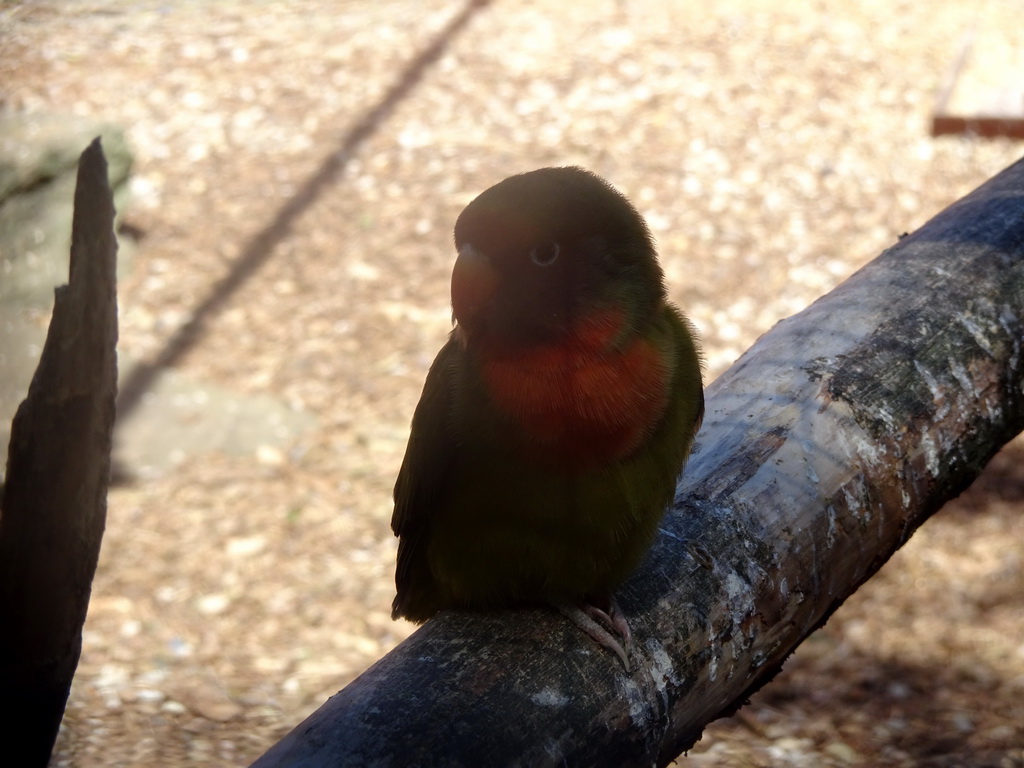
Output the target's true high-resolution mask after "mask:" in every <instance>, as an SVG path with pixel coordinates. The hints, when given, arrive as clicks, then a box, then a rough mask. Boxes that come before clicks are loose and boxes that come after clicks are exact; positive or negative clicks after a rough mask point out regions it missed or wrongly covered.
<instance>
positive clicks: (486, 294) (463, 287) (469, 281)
mask: <svg viewBox="0 0 1024 768" xmlns="http://www.w3.org/2000/svg"><path fill="white" fill-rule="evenodd" d="M497 286H498V273H497V272H496V271H495V269H494V267H493V266H492V265H491V262H490V260H489V259H488V258H487V257H486V256H485V255H484V254H482V253H481V252H480V251H478V250H477V249H476V248H474V247H473V246H472V245H470V244H469V243H466V244H465V245H463V246H462V247H461V248H460V249H459V258H457V259H456V260H455V267H454V268H453V269H452V314H453V315H454V316H455V319H456V320H458V321H459V323H460V324H462V325H465V324H466V323H472V321H473V318H474V317H476V315H477V314H478V313H479V312H480V310H481V309H483V308H484V307H485V306H486V305H487V303H488V302H489V301H490V299H491V296H493V295H494V291H495V289H496V288H497Z"/></svg>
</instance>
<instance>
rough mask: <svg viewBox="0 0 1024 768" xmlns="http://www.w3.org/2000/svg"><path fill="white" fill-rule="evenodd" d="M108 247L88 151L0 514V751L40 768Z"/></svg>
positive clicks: (84, 568)
mask: <svg viewBox="0 0 1024 768" xmlns="http://www.w3.org/2000/svg"><path fill="white" fill-rule="evenodd" d="M116 254H117V240H116V239H115V237H114V203H113V197H112V195H111V191H110V185H109V183H108V181H107V161H106V159H105V158H104V156H103V150H102V148H101V147H100V142H99V139H96V140H95V141H94V142H93V143H92V144H91V145H90V146H89V148H88V149H86V150H85V152H83V153H82V157H81V160H80V161H79V166H78V183H77V187H76V189H75V209H74V217H73V220H72V233H71V268H70V272H71V275H70V280H69V285H64V286H61V287H59V288H57V290H56V299H55V304H54V309H53V319H52V320H51V322H50V329H49V332H48V334H47V337H46V344H45V345H44V348H43V353H42V357H41V358H40V360H39V366H38V368H37V369H36V372H35V376H34V377H33V379H32V384H31V387H30V388H29V394H28V397H27V398H26V399H25V401H24V402H23V403H22V404H21V406H20V407H19V408H18V412H17V414H16V415H15V417H14V423H13V425H12V430H11V444H10V452H9V454H8V457H7V479H6V485H5V487H4V489H3V494H2V496H3V498H2V503H0V509H2V513H0V627H3V629H2V630H0V742H2V743H4V744H6V745H8V747H9V748H10V749H13V750H14V752H15V753H17V754H20V755H22V756H23V757H22V758H21V760H22V761H23V762H20V763H19V765H26V766H27V765H34V766H45V765H46V764H47V762H48V760H49V757H50V752H51V750H52V749H53V742H54V739H55V738H56V736H57V729H58V727H59V726H60V721H61V718H62V717H63V715H64V706H65V704H66V703H67V698H68V692H69V691H70V689H71V679H72V677H74V674H75V668H76V667H77V666H78V657H79V654H80V652H81V648H82V625H83V624H84V622H85V614H86V609H87V607H88V604H89V593H90V590H91V586H92V577H93V574H94V573H95V571H96V562H97V559H98V557H99V552H100V542H101V540H102V538H103V527H104V523H105V520H106V512H107V480H108V476H109V474H110V448H111V433H112V430H113V424H114V397H115V394H116V391H117V358H116V353H115V346H116V343H117V300H116V295H115V273H116V261H115V257H116Z"/></svg>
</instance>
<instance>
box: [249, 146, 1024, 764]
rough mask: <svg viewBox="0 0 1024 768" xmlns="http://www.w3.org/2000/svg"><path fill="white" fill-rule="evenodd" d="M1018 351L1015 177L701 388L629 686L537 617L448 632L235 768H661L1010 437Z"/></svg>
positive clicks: (993, 184)
mask: <svg viewBox="0 0 1024 768" xmlns="http://www.w3.org/2000/svg"><path fill="white" fill-rule="evenodd" d="M1022 345H1024V161H1020V162H1018V163H1016V164H1015V165H1013V166H1011V167H1010V168H1008V169H1007V170H1006V171H1004V172H1003V173H1001V174H1000V175H998V176H997V177H995V178H994V179H992V180H990V181H989V182H987V183H986V184H985V185H983V186H982V187H981V188H979V189H978V190H976V191H975V192H974V193H972V194H971V195H969V196H968V197H966V198H964V199H963V200H961V201H959V202H958V203H956V204H954V205H953V206H951V207H950V208H948V209H947V210H945V211H943V212H942V213H941V214H939V215H938V216H936V217H935V218H934V219H933V220H932V221H930V222H929V223H928V224H927V225H925V226H924V227H922V228H921V229H920V230H919V231H917V232H916V233H914V234H913V235H910V236H907V237H905V238H903V239H902V240H900V241H899V243H898V244H896V245H895V246H893V247H892V248H890V249H889V250H887V251H886V252H884V253H883V254H882V255H881V256H879V257H878V258H877V259H876V260H875V261H874V262H872V263H871V264H869V265H868V266H866V267H865V268H864V269H862V270H860V271H859V272H857V273H856V274H855V275H853V276H852V277H851V278H850V279H849V280H847V281H846V282H845V283H843V284H842V285H841V286H839V287H838V288H837V289H836V290H834V291H832V292H831V293H830V294H828V295H826V296H824V297H823V298H821V299H819V300H818V301H817V302H816V303H814V304H813V305H812V306H810V307H808V308H807V309H806V310H804V311H803V312H801V313H800V314H798V315H796V316H794V317H791V318H789V319H787V320H785V321H783V322H780V323H779V324H778V325H776V326H775V327H774V328H773V329H772V330H771V331H770V332H768V333H766V334H765V335H764V336H763V337H762V338H761V339H759V340H758V341H757V343H756V344H755V345H754V346H753V347H751V349H750V350H748V351H747V353H746V354H744V356H743V357H742V358H741V359H740V360H739V361H738V362H737V363H736V364H735V365H734V366H733V367H732V368H731V369H730V370H729V371H728V372H727V373H726V374H725V375H723V376H722V377H721V378H719V379H718V380H717V381H716V382H715V383H714V384H713V385H712V386H711V387H709V389H708V392H707V395H708V411H707V417H706V418H705V421H704V428H703V430H702V431H701V433H700V436H699V437H698V444H697V448H696V450H695V452H694V455H693V457H692V458H691V459H690V463H689V466H688V467H687V469H686V476H685V478H684V480H683V482H682V484H681V485H680V487H679V490H678V493H677V497H676V500H675V502H674V504H673V506H672V508H671V510H670V511H669V513H668V515H667V516H666V518H665V520H664V523H663V526H662V533H661V535H660V536H659V538H658V540H657V542H656V543H655V546H654V548H653V550H652V552H651V554H650V556H649V557H648V558H647V560H646V561H645V562H644V564H643V565H642V567H641V568H640V570H639V571H638V572H637V573H636V574H635V576H634V577H633V578H631V579H630V580H629V582H628V583H627V584H626V585H625V587H624V588H623V589H622V590H621V592H620V602H621V604H622V606H623V608H624V610H625V612H626V613H627V615H628V616H629V617H630V623H631V625H632V627H633V630H634V634H635V637H636V640H637V650H636V652H635V655H634V658H633V661H634V663H635V668H634V672H633V673H632V674H631V675H626V674H625V673H624V672H623V671H622V669H621V665H620V664H619V663H618V661H617V659H615V658H614V656H612V655H611V654H608V653H605V652H603V651H600V650H597V649H596V648H595V647H594V646H593V645H592V643H591V642H590V641H589V639H587V638H586V637H585V636H584V635H583V634H582V633H580V632H579V631H578V630H576V629H575V628H572V627H570V626H569V625H568V624H567V622H565V621H564V620H563V619H561V618H560V617H559V616H558V615H557V614H555V613H554V612H551V611H541V610H536V611H526V610H524V611H509V612H503V613H495V614H467V613H459V612H447V613H443V614H441V615H440V616H439V617H437V618H436V619H435V620H432V621H430V622H428V623H427V624H426V625H425V626H424V627H423V628H422V629H420V630H419V631H418V632H416V633H415V634H414V635H412V636H411V637H410V638H408V640H406V641H405V642H404V643H402V644H401V645H400V646H399V647H398V648H396V649H395V650H394V651H392V652H391V653H390V654H388V655H387V656H385V657H384V658H383V659H381V660H380V661H379V662H378V663H377V664H376V665H374V666H373V667H371V668H370V669H369V670H367V671H366V672H365V673H364V674H363V675H362V676H361V677H359V678H358V679H356V680H355V681H353V682H352V683H351V684H350V685H348V686H347V687H346V688H345V689H344V690H342V691H341V692H340V693H338V694H337V695H335V696H334V697H332V698H331V699H330V700H329V701H328V702H327V703H326V704H324V705H323V706H322V707H321V708H320V709H319V710H317V711H316V712H314V713H313V714H312V715H311V716H310V717H309V718H307V719H306V720H305V721H304V722H303V723H301V724H300V725H299V726H297V727H296V728H295V729H294V730H293V731H292V732H291V733H290V734H288V735H287V736H286V737H285V738H284V739H283V740H282V741H280V742H279V743H278V744H277V745H275V746H274V747H272V748H271V749H270V750H269V751H268V752H267V753H266V754H265V755H264V756H263V757H262V758H260V759H259V760H257V762H256V763H255V766H258V768H270V767H271V766H347V765H353V766H356V765H358V766H370V765H373V766H389V765H396V766H398V765H403V766H404V765H446V766H480V765H523V766H547V765H550V766H564V765H586V766H594V765H616V766H631V765H645V766H646V765H651V764H652V763H656V764H659V765H665V764H666V763H668V762H670V761H671V760H672V759H673V758H675V757H676V756H677V755H679V754H680V752H682V751H683V750H685V749H687V748H689V747H690V746H692V745H693V744H694V743H695V742H696V741H697V739H699V738H700V735H701V732H702V731H703V729H704V727H705V725H706V724H707V723H709V722H710V721H711V720H714V719H715V718H717V717H720V716H723V715H726V714H730V713H732V712H733V711H735V709H737V708H738V707H739V706H741V705H742V704H743V702H744V701H745V700H746V699H747V697H749V696H750V694H751V693H752V692H753V691H755V690H756V689H758V688H759V687H761V686H762V685H763V684H764V683H765V682H767V681H768V680H770V679H771V678H772V677H773V676H774V675H775V674H776V672H777V671H778V670H779V669H780V668H781V665H782V662H783V661H784V660H785V659H786V657H787V656H789V654H790V653H792V651H793V650H794V649H795V648H796V647H797V645H799V644H800V642H801V641H802V640H803V639H804V638H806V637H807V636H808V635H809V634H811V633H812V632H813V631H814V630H815V629H816V628H818V627H820V626H821V625H822V624H823V623H824V622H825V620H826V619H827V618H828V616H829V615H830V614H831V613H832V612H833V611H834V610H835V609H836V608H837V607H838V606H839V605H840V604H842V602H843V601H844V600H845V599H846V598H847V597H848V596H849V595H850V594H852V593H853V591H854V590H856V589H857V587H858V586H859V585H860V584H862V583H863V582H864V581H865V580H866V579H868V578H869V577H870V576H871V575H872V574H873V573H874V572H875V571H876V570H878V568H879V567H880V566H881V565H882V564H883V563H884V562H885V561H886V560H888V558H889V557H890V556H891V555H892V553H893V552H894V551H896V549H898V548H899V547H900V545H902V544H903V543H904V542H905V541H906V540H907V538H908V537H909V536H910V535H911V533H912V532H913V531H914V530H915V529H916V528H917V526H918V525H920V524H921V523H922V522H923V521H924V520H926V519H927V518H928V516H929V515H931V514H932V513H933V512H935V511H936V510H937V509H939V507H941V506H942V505H943V503H944V502H946V501H947V500H949V499H951V498H953V497H955V496H956V495H957V494H959V493H960V492H961V491H962V490H963V489H964V488H966V487H967V486H968V485H969V484H970V483H971V481H972V480H973V479H974V478H975V476H976V475H977V474H978V473H979V472H980V470H981V469H982V467H984V465H985V464H986V463H987V462H988V460H989V459H990V458H991V457H992V456H993V455H994V454H995V453H996V452H997V451H998V450H999V448H1000V447H1001V446H1002V445H1003V444H1004V443H1006V442H1007V441H1008V440H1010V439H1011V438H1012V437H1013V436H1014V435H1016V434H1017V433H1018V432H1019V431H1020V430H1021V429H1022V428H1024V375H1022V371H1024V350H1022Z"/></svg>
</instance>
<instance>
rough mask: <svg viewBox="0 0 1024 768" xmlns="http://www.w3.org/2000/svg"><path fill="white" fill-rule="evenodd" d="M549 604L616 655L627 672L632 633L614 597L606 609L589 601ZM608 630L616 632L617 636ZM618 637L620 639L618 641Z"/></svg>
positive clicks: (631, 646) (631, 647)
mask: <svg viewBox="0 0 1024 768" xmlns="http://www.w3.org/2000/svg"><path fill="white" fill-rule="evenodd" d="M551 606H552V607H553V608H555V610H557V611H558V612H559V613H561V614H562V615H563V616H565V618H567V619H569V621H571V622H572V623H573V624H575V625H576V626H577V627H579V628H580V629H582V630H583V631H584V632H586V633H587V634H588V635H589V636H590V637H591V638H592V639H593V640H594V642H596V643H597V644H598V645H600V646H602V647H603V648H606V649H608V650H609V651H611V652H612V653H614V654H615V655H616V656H618V657H619V661H621V662H622V666H623V667H624V668H625V670H626V672H629V654H630V653H631V652H632V650H633V634H632V633H631V632H630V631H629V624H628V623H627V622H626V617H625V616H624V615H623V613H622V611H621V610H620V609H619V606H618V603H616V602H615V598H614V597H613V598H611V600H610V602H609V609H608V610H607V611H604V610H602V609H600V608H598V607H597V606H596V605H591V604H589V603H584V604H583V605H582V606H581V605H576V604H573V603H564V602H552V603H551ZM609 630H613V631H614V632H615V633H617V634H618V637H616V636H615V635H614V634H612V632H611V631H609ZM619 638H621V639H622V640H621V641H620V640H619Z"/></svg>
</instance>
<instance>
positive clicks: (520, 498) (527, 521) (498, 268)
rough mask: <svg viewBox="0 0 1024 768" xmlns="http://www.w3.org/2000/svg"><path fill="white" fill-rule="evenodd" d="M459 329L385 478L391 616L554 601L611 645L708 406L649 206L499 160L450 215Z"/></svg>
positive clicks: (575, 173)
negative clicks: (630, 581) (621, 592)
mask: <svg viewBox="0 0 1024 768" xmlns="http://www.w3.org/2000/svg"><path fill="white" fill-rule="evenodd" d="M454 239H455V250H456V253H457V257H456V260H455V264H454V267H453V269H452V278H451V304H452V317H453V325H454V327H453V330H452V332H451V334H450V336H449V338H448V340H447V342H446V343H445V344H444V346H443V347H442V348H441V350H440V352H439V353H438V354H437V357H436V358H435V360H434V362H433V364H432V365H431V366H430V369H429V371H428V373H427V376H426V380H425V383H424V386H423V392H422V395H421V397H420V400H419V403H418V404H417V406H416V409H415V411H414V413H413V417H412V425H411V429H410V435H409V441H408V444H407V447H406V453H405V457H404V459H403V462H402V465H401V468H400V470H399V473H398V477H397V480H396V482H395V488H394V503H395V506H394V513H393V517H392V521H391V526H392V529H393V531H394V533H395V535H396V536H397V537H398V539H399V541H398V557H397V565H396V569H395V585H396V589H397V595H396V597H395V599H394V602H393V606H392V617H393V618H395V619H398V618H405V619H408V620H410V621H412V622H415V623H423V622H425V621H426V620H428V619H430V618H431V617H433V616H434V615H435V614H437V613H438V612H439V611H442V610H446V609H462V610H470V611H473V610H479V611H487V610H498V609H509V608H517V607H521V606H532V605H548V606H551V607H553V608H555V609H556V610H558V611H559V612H560V613H562V614H563V615H565V616H566V617H568V618H569V619H570V620H571V621H573V622H574V623H575V624H576V625H577V626H578V627H580V629H582V630H583V631H584V632H586V633H587V634H588V635H590V636H591V637H592V638H593V639H594V640H595V641H596V642H597V643H599V644H600V645H601V646H603V647H605V648H606V649H608V650H610V651H612V652H613V653H615V654H616V655H617V656H618V657H619V659H620V660H621V662H622V664H623V666H624V667H625V669H626V670H627V671H629V669H630V662H629V657H630V654H631V652H632V649H633V645H632V643H633V641H632V633H631V630H630V628H629V623H628V620H627V619H626V617H625V615H624V613H623V612H622V610H621V608H620V607H619V606H618V603H617V601H616V599H615V590H616V588H617V587H618V586H619V585H620V584H621V583H622V582H623V581H624V580H625V579H626V577H627V576H629V575H630V574H631V573H632V571H633V570H635V569H636V567H637V566H638V564H639V562H640V561H641V560H642V558H643V557H644V555H645V554H646V552H647V550H648V549H649V548H650V546H651V544H652V542H653V540H654V538H655V536H656V534H657V530H658V526H659V523H660V521H661V519H662V517H663V515H664V511H665V509H666V507H667V505H668V504H669V503H670V502H671V500H672V498H673V496H674V493H675V487H676V483H677V480H678V477H679V475H680V473H681V472H682V469H683V466H684V465H685V463H686V459H687V457H688V455H689V453H690V450H691V448H692V446H693V442H694V438H695V435H696V433H697V430H698V429H699V428H700V424H701V421H702V418H703V414H704V395H703V383H702V368H703V362H702V358H701V352H700V347H699V343H698V341H697V335H696V332H695V330H694V328H693V326H692V324H691V323H690V321H689V320H688V319H687V318H686V317H685V316H684V315H683V314H682V313H681V312H680V311H679V310H678V309H677V308H676V307H675V306H674V305H673V304H672V303H670V301H669V300H668V298H667V290H666V286H665V280H664V274H663V272H662V269H661V267H660V265H659V263H658V258H657V253H656V250H655V246H654V241H653V238H652V236H651V233H650V230H649V229H648V227H647V225H646V223H645V222H644V219H643V217H642V216H641V215H640V213H639V212H638V211H637V210H636V209H635V208H634V207H633V205H632V204H631V203H630V202H629V200H628V199H627V198H626V197H625V196H624V195H623V194H621V193H620V192H619V191H617V190H616V189H615V188H614V187H613V186H612V185H611V184H609V183H608V182H607V181H605V180H604V179H602V178H601V177H599V176H597V175H596V174H594V173H592V172H590V171H588V170H585V169H583V168H581V167H576V166H567V167H549V168H540V169H537V170H533V171H529V172H525V173H520V174H518V175H514V176H510V177H508V178H506V179H504V180H503V181H500V182H499V183H497V184H495V185H494V186H492V187H490V188H488V189H486V190H485V191H484V192H482V193H481V194H480V195H478V196H477V197H476V198H475V199H473V200H472V201H471V202H470V203H469V204H468V205H467V206H466V207H465V209H464V210H463V211H462V213H461V214H460V215H459V216H458V218H457V220H456V222H455V229H454Z"/></svg>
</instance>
